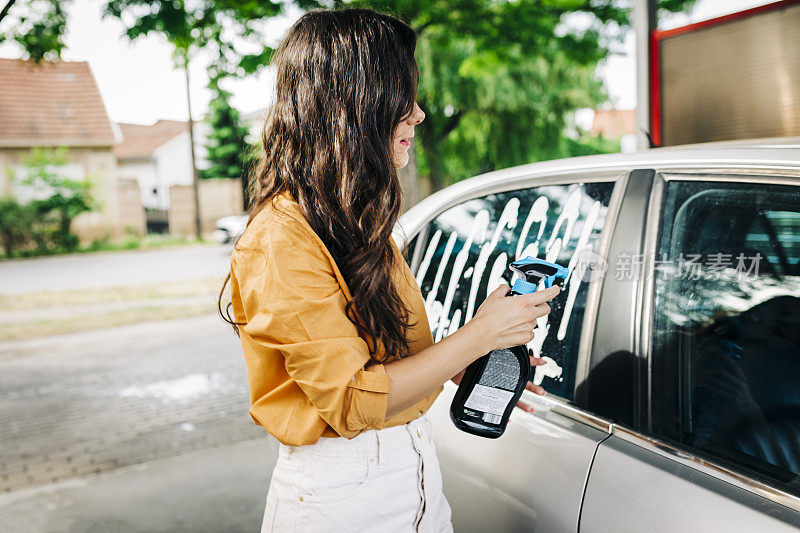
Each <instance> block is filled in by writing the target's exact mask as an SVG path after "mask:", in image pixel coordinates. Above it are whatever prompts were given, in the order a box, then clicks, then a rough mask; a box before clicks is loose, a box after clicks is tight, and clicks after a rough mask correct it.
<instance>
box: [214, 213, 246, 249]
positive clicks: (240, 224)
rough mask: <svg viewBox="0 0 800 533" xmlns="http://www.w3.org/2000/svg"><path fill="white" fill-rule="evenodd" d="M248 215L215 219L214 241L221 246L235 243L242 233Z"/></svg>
mask: <svg viewBox="0 0 800 533" xmlns="http://www.w3.org/2000/svg"><path fill="white" fill-rule="evenodd" d="M247 218H248V215H230V216H227V217H222V218H220V219H217V223H216V225H217V229H215V230H214V239H215V240H216V241H218V242H220V243H222V244H228V243H231V242H233V241H235V240H236V239H237V238H238V237H239V235H241V234H242V232H244V228H245V226H246V225H247Z"/></svg>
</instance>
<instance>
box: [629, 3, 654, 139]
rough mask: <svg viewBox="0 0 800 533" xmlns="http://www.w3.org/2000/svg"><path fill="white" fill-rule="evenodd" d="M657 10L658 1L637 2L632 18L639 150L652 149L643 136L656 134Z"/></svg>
mask: <svg viewBox="0 0 800 533" xmlns="http://www.w3.org/2000/svg"><path fill="white" fill-rule="evenodd" d="M656 9H657V5H656V0H636V1H635V2H634V4H633V13H632V17H631V22H632V23H633V24H632V25H633V31H634V33H635V34H636V145H637V148H638V149H639V150H645V149H647V148H649V147H650V139H649V138H648V136H647V135H645V133H643V132H647V134H648V135H650V134H652V132H651V131H650V129H651V127H652V120H651V117H652V115H651V113H652V109H651V108H652V105H653V104H652V102H651V101H650V89H651V85H650V84H651V81H652V73H651V71H650V70H651V65H650V58H651V57H652V50H650V47H651V46H652V40H653V39H652V35H653V32H654V31H655V30H656V29H657V27H656V24H657V21H656Z"/></svg>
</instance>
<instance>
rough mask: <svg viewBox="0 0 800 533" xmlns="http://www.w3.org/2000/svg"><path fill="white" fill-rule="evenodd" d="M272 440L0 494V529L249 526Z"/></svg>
mask: <svg viewBox="0 0 800 533" xmlns="http://www.w3.org/2000/svg"><path fill="white" fill-rule="evenodd" d="M276 443H277V441H275V440H274V439H271V437H270V438H264V439H257V440H251V441H246V442H242V443H238V444H230V445H227V446H222V447H219V448H210V449H207V450H201V451H198V452H192V453H189V454H185V455H181V456H177V457H170V458H166V459H159V460H156V461H151V462H149V463H145V464H142V465H138V466H132V467H127V468H121V469H118V470H113V471H110V472H105V473H102V474H99V475H92V476H89V477H85V478H82V479H78V480H75V481H67V482H62V483H58V484H55V485H51V486H48V487H43V488H39V489H34V490H26V491H20V492H15V493H11V494H8V495H0V531H2V532H3V533H18V532H19V533H22V532H25V533H28V532H36V533H66V532H69V533H107V532H113V533H144V532H147V533H153V532H169V533H183V532H186V533H189V532H192V533H226V532H243V533H244V532H247V533H253V532H256V531H258V530H259V527H260V525H261V519H262V517H263V514H264V503H265V499H266V494H267V487H268V483H269V477H268V476H269V474H270V472H271V470H272V467H273V466H274V464H275V463H274V461H275V455H276V453H277V448H276V447H275V446H276Z"/></svg>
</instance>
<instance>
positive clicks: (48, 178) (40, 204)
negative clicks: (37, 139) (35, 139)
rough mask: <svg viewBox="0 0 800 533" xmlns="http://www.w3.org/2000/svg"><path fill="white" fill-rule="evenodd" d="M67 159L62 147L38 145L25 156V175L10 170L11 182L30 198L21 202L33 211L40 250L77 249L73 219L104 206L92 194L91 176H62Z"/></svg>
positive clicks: (35, 238)
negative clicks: (62, 168)
mask: <svg viewBox="0 0 800 533" xmlns="http://www.w3.org/2000/svg"><path fill="white" fill-rule="evenodd" d="M68 161H69V159H68V157H67V151H66V149H65V148H63V147H61V148H58V149H48V148H38V147H36V148H34V149H33V150H32V151H31V153H30V154H28V155H26V156H25V157H24V158H23V164H24V169H25V170H24V171H23V172H22V175H21V176H20V175H17V174H16V173H13V172H12V173H11V181H12V182H13V183H16V184H17V185H18V186H19V187H20V188H21V189H22V190H23V191H24V195H25V196H29V197H30V199H29V200H28V201H25V202H22V204H23V205H25V206H27V207H28V208H29V209H31V210H32V211H33V213H34V220H35V221H34V223H33V225H32V227H31V237H32V238H33V240H34V241H36V244H37V247H38V248H39V250H40V251H49V250H56V251H68V252H71V251H74V250H76V249H77V248H78V245H79V244H80V241H79V239H78V236H77V235H75V234H74V233H72V231H71V226H72V221H73V220H74V219H75V218H76V217H77V216H78V215H80V214H81V213H85V212H87V211H92V210H96V209H99V208H100V207H101V204H100V202H98V201H97V200H96V199H95V198H93V196H92V194H91V191H92V188H93V185H94V184H93V183H92V177H91V176H86V177H85V178H84V179H81V180H76V179H72V178H68V177H65V176H64V175H63V173H62V171H61V170H60V167H62V166H64V165H65V164H66V163H67V162H68Z"/></svg>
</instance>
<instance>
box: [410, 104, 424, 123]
mask: <svg viewBox="0 0 800 533" xmlns="http://www.w3.org/2000/svg"><path fill="white" fill-rule="evenodd" d="M411 119H412V122H413V123H414V124H419V123H420V122H422V121H423V120H425V112H424V111H423V110H422V108H421V107H419V105H418V104H417V103H416V102H414V112H413V113H411Z"/></svg>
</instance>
